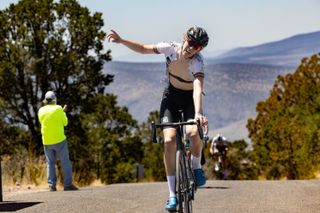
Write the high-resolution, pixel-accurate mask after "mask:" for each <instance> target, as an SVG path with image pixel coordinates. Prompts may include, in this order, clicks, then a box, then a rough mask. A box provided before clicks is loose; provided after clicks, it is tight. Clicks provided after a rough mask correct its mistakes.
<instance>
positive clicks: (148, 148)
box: [140, 111, 166, 181]
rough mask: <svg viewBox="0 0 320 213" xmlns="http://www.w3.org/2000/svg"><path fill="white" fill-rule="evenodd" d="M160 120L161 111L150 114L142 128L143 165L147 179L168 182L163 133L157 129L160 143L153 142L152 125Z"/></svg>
mask: <svg viewBox="0 0 320 213" xmlns="http://www.w3.org/2000/svg"><path fill="white" fill-rule="evenodd" d="M159 120H160V115H159V111H153V112H150V113H149V116H148V119H147V122H145V123H142V124H141V126H140V134H141V137H142V138H143V146H144V158H143V161H142V163H143V164H144V168H145V170H144V171H145V172H144V175H145V178H146V179H148V180H152V181H164V180H166V176H165V174H166V173H165V169H164V164H163V151H164V150H163V144H162V143H161V142H162V139H161V131H160V130H159V129H157V134H156V135H157V139H158V143H153V142H152V140H151V136H152V133H151V123H152V122H156V123H157V122H158V121H159Z"/></svg>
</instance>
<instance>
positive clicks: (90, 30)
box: [0, 0, 112, 150]
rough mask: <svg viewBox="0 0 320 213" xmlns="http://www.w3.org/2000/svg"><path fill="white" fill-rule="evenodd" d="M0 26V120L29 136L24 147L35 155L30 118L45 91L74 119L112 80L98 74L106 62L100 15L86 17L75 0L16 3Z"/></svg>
mask: <svg viewBox="0 0 320 213" xmlns="http://www.w3.org/2000/svg"><path fill="white" fill-rule="evenodd" d="M0 26H1V30H0V97H1V102H2V103H3V104H2V108H1V116H3V117H4V120H5V121H6V123H8V124H9V125H15V126H19V127H21V128H24V129H27V130H28V131H29V132H30V133H31V135H32V137H33V140H31V141H30V143H29V144H25V146H26V147H27V148H32V147H33V144H36V148H37V150H41V149H39V148H40V146H41V138H40V132H39V122H38V120H37V116H36V115H37V110H38V108H39V103H40V102H41V100H43V98H44V94H45V92H46V91H48V90H54V91H55V92H56V93H57V96H58V102H60V103H68V104H69V105H70V109H71V110H72V114H78V112H79V111H82V110H83V108H85V107H86V102H87V100H88V98H89V97H91V96H93V95H95V94H96V93H98V92H103V89H104V87H105V85H108V84H109V83H110V82H111V81H112V76H110V75H105V74H103V73H102V72H101V70H102V67H103V63H104V62H105V61H107V60H110V55H109V53H110V52H106V53H103V46H102V41H103V39H104V37H105V33H104V32H103V31H102V30H101V28H102V26H103V21H102V14H101V13H95V14H93V15H91V14H90V12H89V10H88V9H87V8H86V7H81V6H80V5H79V4H78V2H77V1H75V0H61V1H59V2H55V1H53V0H22V1H19V2H18V3H17V4H11V5H10V6H9V8H7V9H5V10H3V11H1V12H0ZM9 82H10V85H8V83H9Z"/></svg>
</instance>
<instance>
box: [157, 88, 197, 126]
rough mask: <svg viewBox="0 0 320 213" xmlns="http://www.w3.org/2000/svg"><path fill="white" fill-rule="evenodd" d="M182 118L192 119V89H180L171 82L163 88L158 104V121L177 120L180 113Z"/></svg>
mask: <svg viewBox="0 0 320 213" xmlns="http://www.w3.org/2000/svg"><path fill="white" fill-rule="evenodd" d="M179 110H182V112H183V116H184V118H183V120H184V121H188V120H190V119H194V102H193V90H181V89H177V88H175V87H173V86H172V85H171V84H169V86H168V87H167V88H166V89H165V90H164V92H163V96H162V101H161V105H160V122H161V123H171V122H179V121H180V115H181V113H180V112H179Z"/></svg>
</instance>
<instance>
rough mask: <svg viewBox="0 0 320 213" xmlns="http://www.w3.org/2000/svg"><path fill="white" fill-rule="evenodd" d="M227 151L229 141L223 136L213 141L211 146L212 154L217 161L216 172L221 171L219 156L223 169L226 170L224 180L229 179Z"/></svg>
mask: <svg viewBox="0 0 320 213" xmlns="http://www.w3.org/2000/svg"><path fill="white" fill-rule="evenodd" d="M227 150H228V141H227V139H226V138H225V137H224V136H222V135H221V134H217V135H216V136H215V137H214V138H213V139H212V143H211V146H210V153H211V154H212V155H213V158H214V160H215V171H219V170H220V168H219V163H218V158H219V155H221V157H222V167H223V168H224V171H223V176H224V179H227V169H226V168H227V164H226V158H227Z"/></svg>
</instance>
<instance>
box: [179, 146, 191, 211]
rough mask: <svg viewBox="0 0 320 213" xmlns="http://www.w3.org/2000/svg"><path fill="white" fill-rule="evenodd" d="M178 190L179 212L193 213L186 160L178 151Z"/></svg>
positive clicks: (181, 152)
mask: <svg viewBox="0 0 320 213" xmlns="http://www.w3.org/2000/svg"><path fill="white" fill-rule="evenodd" d="M176 182H177V183H176V188H177V198H178V212H179V213H191V212H192V203H191V201H192V199H191V196H190V192H189V191H190V187H189V179H188V176H187V169H186V159H185V155H184V154H183V151H181V150H178V151H177V154H176Z"/></svg>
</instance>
